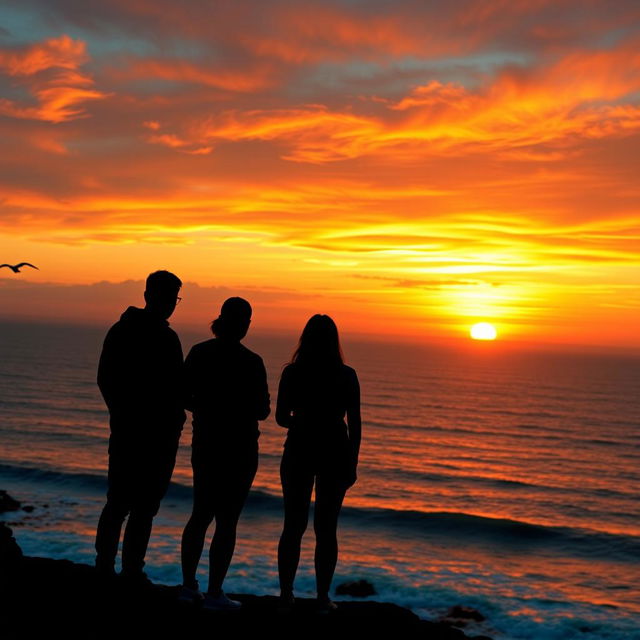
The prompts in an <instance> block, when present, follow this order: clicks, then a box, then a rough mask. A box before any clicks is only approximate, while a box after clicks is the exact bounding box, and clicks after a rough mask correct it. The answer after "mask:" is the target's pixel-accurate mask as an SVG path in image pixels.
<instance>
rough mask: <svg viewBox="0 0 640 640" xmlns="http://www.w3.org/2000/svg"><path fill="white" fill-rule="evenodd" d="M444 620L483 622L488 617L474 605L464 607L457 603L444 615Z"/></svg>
mask: <svg viewBox="0 0 640 640" xmlns="http://www.w3.org/2000/svg"><path fill="white" fill-rule="evenodd" d="M444 620H474V621H475V622H482V621H483V620H486V618H485V617H484V616H483V615H482V614H481V613H480V612H479V611H476V610H475V609H474V608H473V607H463V606H462V605H456V606H455V607H452V608H451V609H449V611H448V612H447V614H446V615H445V616H444Z"/></svg>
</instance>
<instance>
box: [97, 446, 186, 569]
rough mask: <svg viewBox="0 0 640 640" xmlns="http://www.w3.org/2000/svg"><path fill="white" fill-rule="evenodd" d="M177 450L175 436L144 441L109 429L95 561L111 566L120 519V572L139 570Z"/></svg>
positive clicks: (166, 487)
mask: <svg viewBox="0 0 640 640" xmlns="http://www.w3.org/2000/svg"><path fill="white" fill-rule="evenodd" d="M177 450H178V437H177V436H166V435H165V436H164V441H162V442H157V441H156V442H153V443H152V444H150V443H148V442H145V443H142V442H138V441H132V440H131V439H127V438H123V437H118V436H114V435H113V434H112V435H111V438H110V440H109V475H108V481H109V488H108V491H107V504H106V505H105V507H104V509H103V510H102V515H101V516H100V521H99V522H98V531H97V534H96V552H97V557H96V566H98V567H99V568H102V569H106V570H111V569H112V568H113V566H114V564H115V559H116V555H117V553H118V542H119V541H120V531H121V529H122V524H123V522H124V520H125V518H126V517H127V515H128V516H129V519H128V520H127V526H126V528H125V532H124V538H123V541H122V570H123V573H138V572H140V571H142V568H143V567H144V557H145V554H146V552H147V546H148V544H149V537H150V536H151V525H152V521H153V518H154V516H155V515H156V513H158V509H159V508H160V501H161V500H162V498H163V497H164V494H165V493H166V492H167V489H168V487H169V482H170V480H171V474H172V473H173V467H174V466H175V461H176V452H177Z"/></svg>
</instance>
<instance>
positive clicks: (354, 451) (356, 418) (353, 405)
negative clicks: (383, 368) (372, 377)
mask: <svg viewBox="0 0 640 640" xmlns="http://www.w3.org/2000/svg"><path fill="white" fill-rule="evenodd" d="M347 428H348V429H349V443H350V444H351V455H352V464H353V477H352V482H351V484H353V483H354V482H355V481H356V478H357V476H356V469H357V467H358V456H359V455H360V441H361V440H362V419H361V417H360V383H359V382H358V376H357V375H356V372H355V371H354V372H353V381H352V389H351V390H350V393H349V404H348V405H347Z"/></svg>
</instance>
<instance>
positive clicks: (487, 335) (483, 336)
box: [469, 322, 498, 340]
mask: <svg viewBox="0 0 640 640" xmlns="http://www.w3.org/2000/svg"><path fill="white" fill-rule="evenodd" d="M469 333H470V335H471V337H472V338H473V339H474V340H495V339H496V338H497V336H498V332H497V331H496V328H495V327H494V326H493V325H492V324H489V323H488V322H478V323H477V324H474V325H473V326H472V327H471V330H470V332H469Z"/></svg>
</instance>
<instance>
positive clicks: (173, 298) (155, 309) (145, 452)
mask: <svg viewBox="0 0 640 640" xmlns="http://www.w3.org/2000/svg"><path fill="white" fill-rule="evenodd" d="M181 286H182V282H181V281H180V279H179V278H178V277H176V276H175V275H173V274H172V273H169V272H168V271H156V272H155V273H152V274H151V275H150V276H149V277H148V278H147V283H146V290H145V292H144V299H145V302H146V305H145V307H144V309H138V308H136V307H129V308H128V309H127V310H126V311H125V312H124V313H123V314H122V316H121V318H120V320H119V321H118V322H116V323H115V324H114V325H113V326H112V327H111V329H109V332H108V333H107V336H106V338H105V341H104V346H103V349H102V355H101V356H100V364H99V366H98V386H99V387H100V391H101V392H102V396H103V397H104V400H105V403H106V404H107V407H108V408H109V416H110V420H109V424H110V427H111V436H110V438H109V477H108V479H109V489H108V492H107V503H106V505H105V507H104V509H103V511H102V515H101V516H100V521H99V523H98V531H97V535H96V552H97V556H96V567H97V568H98V569H99V570H100V571H103V572H104V573H107V574H112V573H114V565H115V558H116V555H117V553H118V542H119V540H120V531H121V529H122V524H123V522H124V519H125V518H126V517H127V515H128V516H129V519H128V521H127V526H126V528H125V533H124V538H123V542H122V575H123V576H126V577H127V578H129V579H131V580H133V581H141V582H146V581H147V578H146V575H145V574H144V572H143V567H144V557H145V554H146V551H147V545H148V544H149V537H150V535H151V524H152V521H153V517H154V516H155V515H156V513H157V512H158V508H159V506H160V501H161V500H162V498H163V496H164V494H165V493H166V491H167V488H168V486H169V481H170V480H171V474H172V473H173V467H174V465H175V459H176V451H177V448H178V441H179V439H180V433H181V431H182V425H183V424H184V421H185V413H184V410H183V405H184V397H183V385H182V367H183V358H182V347H181V345H180V340H179V339H178V336H177V335H176V333H175V332H174V331H173V330H172V329H170V328H169V323H168V322H167V319H168V318H169V317H170V316H171V314H172V313H173V311H174V309H175V308H176V304H177V303H178V302H179V300H180V298H178V293H179V291H180V287H181Z"/></svg>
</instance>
